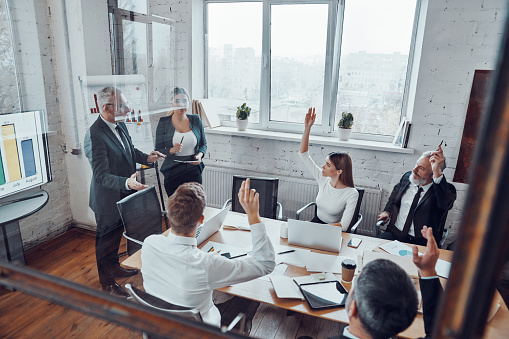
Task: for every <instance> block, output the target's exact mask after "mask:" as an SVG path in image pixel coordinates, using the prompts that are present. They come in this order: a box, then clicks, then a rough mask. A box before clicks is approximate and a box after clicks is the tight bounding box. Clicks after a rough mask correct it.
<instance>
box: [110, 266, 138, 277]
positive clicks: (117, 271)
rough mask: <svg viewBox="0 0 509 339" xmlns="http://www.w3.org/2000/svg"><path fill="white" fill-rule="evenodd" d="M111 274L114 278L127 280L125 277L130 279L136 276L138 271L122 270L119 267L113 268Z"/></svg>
mask: <svg viewBox="0 0 509 339" xmlns="http://www.w3.org/2000/svg"><path fill="white" fill-rule="evenodd" d="M112 273H113V276H114V277H115V278H127V277H131V276H133V275H136V274H138V270H136V269H129V268H123V267H121V266H115V267H114V268H113V269H112Z"/></svg>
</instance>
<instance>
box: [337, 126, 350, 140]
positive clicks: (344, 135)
mask: <svg viewBox="0 0 509 339" xmlns="http://www.w3.org/2000/svg"><path fill="white" fill-rule="evenodd" d="M351 133H352V129H351V128H339V129H338V134H339V140H341V141H348V139H350V134H351Z"/></svg>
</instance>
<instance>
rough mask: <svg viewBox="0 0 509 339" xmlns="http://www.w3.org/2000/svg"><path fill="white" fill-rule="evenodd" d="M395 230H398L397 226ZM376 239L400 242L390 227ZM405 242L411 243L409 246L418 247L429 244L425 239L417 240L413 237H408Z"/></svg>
mask: <svg viewBox="0 0 509 339" xmlns="http://www.w3.org/2000/svg"><path fill="white" fill-rule="evenodd" d="M394 228H396V226H394ZM396 229H397V228H396ZM398 231H399V230H398ZM376 237H377V238H379V239H387V240H399V239H398V235H397V234H396V232H394V231H392V230H391V227H390V226H389V227H388V228H387V231H385V232H384V233H382V234H379V235H377V236H376ZM403 241H404V242H406V243H409V244H416V245H421V246H426V244H427V243H428V241H427V240H426V239H425V238H422V237H421V238H416V237H413V236H411V235H407V236H406V239H405V240H403Z"/></svg>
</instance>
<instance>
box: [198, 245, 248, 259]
mask: <svg viewBox="0 0 509 339" xmlns="http://www.w3.org/2000/svg"><path fill="white" fill-rule="evenodd" d="M201 250H202V251H203V252H207V253H217V254H222V255H225V254H226V253H229V255H228V256H226V257H227V258H231V259H234V258H237V257H242V256H245V255H247V251H246V250H244V249H243V248H241V247H236V246H231V245H227V244H222V243H220V242H215V241H209V242H207V243H206V244H205V246H203V247H202V248H201Z"/></svg>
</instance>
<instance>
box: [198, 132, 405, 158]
mask: <svg viewBox="0 0 509 339" xmlns="http://www.w3.org/2000/svg"><path fill="white" fill-rule="evenodd" d="M205 134H220V135H231V136H237V137H248V138H258V139H264V140H267V139H271V140H281V141H293V142H300V140H301V137H302V134H296V133H288V132H275V131H262V130H255V129H248V130H247V131H243V132H241V131H238V130H237V128H235V127H224V126H221V127H215V128H212V129H210V128H205ZM309 142H310V144H319V145H327V146H340V147H345V148H357V149H367V150H372V151H382V152H392V153H405V154H414V150H413V148H401V147H396V146H394V145H393V144H392V143H388V142H380V141H368V140H359V139H350V140H348V141H341V140H339V139H338V137H337V136H336V137H332V136H318V135H311V136H310V137H309Z"/></svg>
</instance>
